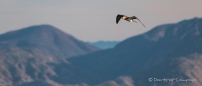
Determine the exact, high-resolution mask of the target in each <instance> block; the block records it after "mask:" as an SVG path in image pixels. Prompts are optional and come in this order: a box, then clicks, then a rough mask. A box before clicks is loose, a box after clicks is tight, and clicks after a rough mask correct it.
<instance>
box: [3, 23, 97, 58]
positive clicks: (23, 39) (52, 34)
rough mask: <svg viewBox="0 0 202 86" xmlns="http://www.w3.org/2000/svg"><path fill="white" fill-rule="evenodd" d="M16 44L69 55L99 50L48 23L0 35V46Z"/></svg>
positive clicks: (60, 54) (64, 55) (66, 56)
mask: <svg viewBox="0 0 202 86" xmlns="http://www.w3.org/2000/svg"><path fill="white" fill-rule="evenodd" d="M4 46H17V47H20V48H37V49H40V50H44V51H49V52H50V53H51V54H54V55H56V54H57V55H58V56H60V57H65V58H68V57H71V56H75V55H82V54H86V53H89V52H93V51H96V50H99V49H98V48H96V47H93V46H91V45H88V44H86V43H84V42H82V41H80V40H77V39H76V38H74V37H73V36H71V35H69V34H67V33H64V32H62V31H60V30H59V29H57V28H56V27H53V26H50V25H38V26H31V27H27V28H23V29H20V30H17V31H11V32H8V33H5V34H2V35H0V47H4Z"/></svg>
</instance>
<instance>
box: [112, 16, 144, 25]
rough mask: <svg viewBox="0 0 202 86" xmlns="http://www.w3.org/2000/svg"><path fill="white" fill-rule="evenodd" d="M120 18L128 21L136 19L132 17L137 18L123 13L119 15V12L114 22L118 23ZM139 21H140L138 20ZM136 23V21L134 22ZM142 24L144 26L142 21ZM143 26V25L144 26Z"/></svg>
mask: <svg viewBox="0 0 202 86" xmlns="http://www.w3.org/2000/svg"><path fill="white" fill-rule="evenodd" d="M121 19H123V20H126V21H128V22H136V21H134V19H137V20H139V19H138V18H137V17H136V16H132V17H128V16H125V15H120V14H118V15H117V16H116V23H117V24H118V23H119V21H120V20H121ZM139 21H140V20H139ZM140 22H141V21H140ZM136 23H137V22H136ZM141 23H142V22H141ZM142 25H143V26H144V24H143V23H142ZM144 27H145V26H144ZM145 28H146V27H145Z"/></svg>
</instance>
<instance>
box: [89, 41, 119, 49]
mask: <svg viewBox="0 0 202 86" xmlns="http://www.w3.org/2000/svg"><path fill="white" fill-rule="evenodd" d="M87 43H88V44H90V45H93V46H95V47H98V48H100V49H109V48H114V47H115V46H116V45H117V44H118V43H119V42H118V41H97V42H87Z"/></svg>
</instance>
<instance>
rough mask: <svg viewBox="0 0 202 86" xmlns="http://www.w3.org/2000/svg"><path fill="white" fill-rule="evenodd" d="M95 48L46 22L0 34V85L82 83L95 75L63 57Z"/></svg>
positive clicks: (37, 85)
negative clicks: (45, 23)
mask: <svg viewBox="0 0 202 86" xmlns="http://www.w3.org/2000/svg"><path fill="white" fill-rule="evenodd" d="M97 50H99V49H98V48H96V47H93V46H91V45H88V44H86V43H84V42H82V41H79V40H77V39H76V38H74V37H73V36H71V35H69V34H66V33H64V32H62V31H60V30H59V29H57V28H55V27H53V26H50V25H39V26H31V27H27V28H23V29H20V30H17V31H11V32H8V33H5V34H2V35H0V85H1V86H62V85H66V86H68V85H70V84H71V85H85V83H83V82H89V80H90V81H93V80H92V78H93V79H94V78H95V77H94V76H96V75H93V74H91V73H89V72H87V71H85V70H80V69H78V68H76V67H74V66H73V65H71V64H70V63H69V62H68V61H66V60H65V58H69V57H70V56H76V55H82V54H86V53H90V52H94V51H97ZM91 76H92V77H91ZM86 77H87V78H86Z"/></svg>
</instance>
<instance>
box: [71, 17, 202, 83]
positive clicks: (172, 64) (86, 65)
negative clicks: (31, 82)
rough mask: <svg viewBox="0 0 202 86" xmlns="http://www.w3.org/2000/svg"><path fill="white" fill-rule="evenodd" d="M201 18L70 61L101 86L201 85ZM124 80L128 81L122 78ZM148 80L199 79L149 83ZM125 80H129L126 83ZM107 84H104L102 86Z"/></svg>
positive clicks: (138, 36)
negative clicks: (186, 81)
mask: <svg viewBox="0 0 202 86" xmlns="http://www.w3.org/2000/svg"><path fill="white" fill-rule="evenodd" d="M200 28H202V18H193V19H189V20H183V21H181V22H178V23H174V24H164V25H160V26H157V27H155V28H153V29H152V30H150V31H148V32H146V33H143V34H141V35H137V36H134V37H131V38H128V39H126V40H124V41H123V42H121V43H119V44H118V45H117V46H116V47H115V48H112V49H106V50H101V51H98V52H94V53H90V54H87V55H83V56H78V57H74V58H70V59H67V60H68V61H70V63H71V64H72V65H74V66H77V67H79V68H83V69H85V70H88V71H91V72H92V73H95V74H96V75H98V76H99V77H100V78H101V79H102V80H100V84H99V86H119V85H120V86H122V85H126V86H201V85H202V84H201V83H202V81H201V78H202V76H201V72H202V68H201V66H202V65H201V63H200V61H201V56H202V45H201V44H202V29H200ZM122 77H125V78H122ZM149 78H152V79H153V78H160V79H162V78H168V79H170V78H181V79H197V80H198V81H197V82H190V83H188V84H186V83H184V82H182V83H178V82H168V83H164V82H160V83H157V82H149V81H148V79H149ZM126 80H129V81H130V85H128V83H129V82H126ZM103 82H104V83H103Z"/></svg>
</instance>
